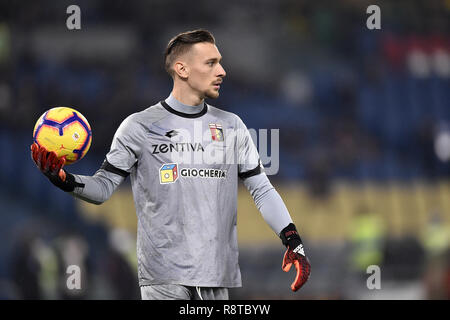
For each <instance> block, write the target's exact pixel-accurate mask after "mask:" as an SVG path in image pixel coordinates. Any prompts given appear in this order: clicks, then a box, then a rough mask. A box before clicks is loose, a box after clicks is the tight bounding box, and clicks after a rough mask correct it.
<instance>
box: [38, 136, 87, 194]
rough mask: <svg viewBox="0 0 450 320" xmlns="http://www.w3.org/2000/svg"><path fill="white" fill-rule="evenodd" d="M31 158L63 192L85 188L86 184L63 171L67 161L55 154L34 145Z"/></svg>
mask: <svg viewBox="0 0 450 320" xmlns="http://www.w3.org/2000/svg"><path fill="white" fill-rule="evenodd" d="M31 158H32V159H33V161H34V163H35V164H36V166H37V168H38V169H39V170H40V171H41V172H42V173H43V174H44V175H45V176H46V177H47V178H48V180H50V182H51V183H53V184H54V185H55V186H57V187H58V188H60V189H62V190H63V191H66V192H72V191H73V190H74V189H75V187H84V184H81V183H77V182H76V181H75V177H74V176H73V175H72V174H70V173H68V172H67V171H66V170H64V169H63V167H64V164H65V163H66V159H65V158H64V157H61V158H58V156H57V155H56V153H55V152H53V151H52V152H49V151H47V150H46V149H45V148H44V147H39V146H38V145H37V143H33V144H32V145H31Z"/></svg>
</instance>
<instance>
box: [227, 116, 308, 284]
mask: <svg viewBox="0 0 450 320" xmlns="http://www.w3.org/2000/svg"><path fill="white" fill-rule="evenodd" d="M236 128H238V131H237V135H236V137H237V159H238V175H239V178H241V180H243V182H244V185H245V186H246V187H247V189H248V190H249V191H250V194H251V195H252V197H253V199H254V201H255V204H256V206H257V208H258V209H259V211H260V212H261V214H262V216H263V218H264V220H265V221H266V222H267V224H268V225H269V226H270V227H271V228H272V230H273V231H274V232H275V233H276V234H277V235H278V236H279V237H280V238H281V241H282V243H283V244H284V245H285V246H286V252H285V254H284V258H283V263H282V269H283V270H284V271H285V272H287V271H289V269H290V268H291V266H292V265H294V266H295V268H296V270H297V275H296V277H295V280H294V282H293V283H292V285H291V289H292V290H293V291H297V290H298V289H300V288H301V287H302V286H303V285H304V284H305V282H306V281H307V280H308V278H309V275H310V272H311V266H310V263H309V260H308V258H307V257H306V255H305V249H304V247H303V243H302V239H301V238H300V235H299V234H298V232H297V228H296V227H295V225H294V223H293V221H292V218H291V216H290V214H289V211H288V210H287V208H286V205H285V204H284V202H283V200H282V199H281V197H280V195H279V193H278V192H277V191H276V190H275V188H274V187H273V186H272V184H271V183H270V181H269V179H268V178H267V175H266V174H265V173H264V168H263V166H262V164H261V161H260V158H259V154H258V150H257V149H256V146H255V144H254V143H253V140H252V138H251V136H250V133H249V131H248V129H247V127H246V126H245V124H244V123H243V122H242V120H241V119H240V118H238V120H237V124H236Z"/></svg>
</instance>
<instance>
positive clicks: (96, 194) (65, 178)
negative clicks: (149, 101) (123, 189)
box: [31, 115, 144, 204]
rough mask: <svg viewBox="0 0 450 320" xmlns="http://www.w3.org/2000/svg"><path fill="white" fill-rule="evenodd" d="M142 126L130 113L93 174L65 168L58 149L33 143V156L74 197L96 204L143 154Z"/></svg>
mask: <svg viewBox="0 0 450 320" xmlns="http://www.w3.org/2000/svg"><path fill="white" fill-rule="evenodd" d="M143 136H144V135H143V134H142V127H141V126H140V125H139V123H137V122H136V121H134V117H133V115H132V116H129V117H128V118H127V119H125V120H124V121H123V122H122V124H121V125H120V126H119V128H118V129H117V131H116V133H115V135H114V138H113V142H112V144H111V150H110V151H109V153H108V154H107V155H106V159H105V161H104V162H103V164H102V166H101V167H100V169H99V170H98V171H97V172H96V173H95V174H94V175H93V176H83V175H75V174H71V173H69V172H68V171H67V170H65V169H63V166H64V164H65V161H64V159H63V158H60V159H58V158H57V157H56V154H55V153H54V152H48V151H47V150H45V149H44V148H42V147H41V148H39V147H38V146H37V145H36V144H33V145H32V146H31V155H32V159H33V161H34V162H35V164H36V166H37V167H38V169H39V170H40V171H41V172H42V173H43V174H44V175H45V176H46V177H47V178H48V179H49V180H50V182H52V183H53V184H54V185H55V186H57V187H58V188H60V189H62V190H63V191H65V192H70V193H71V194H72V195H73V196H74V197H77V198H79V199H82V200H85V201H87V202H90V203H94V204H101V203H103V202H105V201H106V200H108V199H109V198H110V197H111V195H112V194H113V192H114V191H115V190H116V189H117V187H118V186H119V185H120V184H121V183H122V182H123V181H124V180H125V179H126V177H127V176H128V175H129V173H130V171H131V169H132V167H133V166H134V165H135V164H136V162H137V159H138V157H139V154H140V146H141V141H142V137H143Z"/></svg>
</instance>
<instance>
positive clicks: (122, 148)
mask: <svg viewBox="0 0 450 320" xmlns="http://www.w3.org/2000/svg"><path fill="white" fill-rule="evenodd" d="M141 146H142V127H141V125H140V124H139V122H137V121H136V120H135V117H134V116H133V115H131V116H129V117H127V118H126V119H125V120H124V121H123V122H122V123H121V124H120V126H119V128H118V129H117V131H116V133H115V134H114V138H113V141H112V143H111V149H110V151H109V152H108V154H107V155H106V161H105V163H104V166H108V167H107V168H106V169H107V170H108V171H111V172H114V171H116V173H119V174H120V173H122V174H121V175H124V174H127V173H128V174H129V173H130V171H131V168H132V167H133V166H134V165H135V164H136V162H137V161H138V159H139V156H140V154H141V149H142V147H141Z"/></svg>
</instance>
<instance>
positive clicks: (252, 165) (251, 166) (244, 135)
mask: <svg viewBox="0 0 450 320" xmlns="http://www.w3.org/2000/svg"><path fill="white" fill-rule="evenodd" d="M237 159H238V175H239V178H241V179H243V180H244V179H246V178H249V177H252V176H255V175H258V174H260V173H261V172H263V171H264V168H263V166H262V164H261V160H260V158H259V153H258V149H256V146H255V144H254V142H253V140H252V137H251V135H250V132H249V131H248V129H247V126H246V125H245V124H244V122H242V120H241V119H240V118H239V117H238V123H237Z"/></svg>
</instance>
